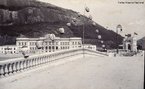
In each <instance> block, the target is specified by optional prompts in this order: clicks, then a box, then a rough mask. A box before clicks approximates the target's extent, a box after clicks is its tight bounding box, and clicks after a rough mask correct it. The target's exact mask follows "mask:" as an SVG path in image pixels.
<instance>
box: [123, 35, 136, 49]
mask: <svg viewBox="0 0 145 89" xmlns="http://www.w3.org/2000/svg"><path fill="white" fill-rule="evenodd" d="M123 49H124V50H130V51H135V52H136V51H137V39H136V37H135V36H132V37H131V36H130V37H125V38H124V40H123Z"/></svg>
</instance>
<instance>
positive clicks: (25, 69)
mask: <svg viewBox="0 0 145 89" xmlns="http://www.w3.org/2000/svg"><path fill="white" fill-rule="evenodd" d="M23 64H24V70H26V67H27V66H26V60H24V62H23Z"/></svg>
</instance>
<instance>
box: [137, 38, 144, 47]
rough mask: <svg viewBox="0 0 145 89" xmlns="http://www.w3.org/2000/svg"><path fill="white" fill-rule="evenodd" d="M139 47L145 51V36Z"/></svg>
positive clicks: (138, 42) (139, 42)
mask: <svg viewBox="0 0 145 89" xmlns="http://www.w3.org/2000/svg"><path fill="white" fill-rule="evenodd" d="M137 44H138V46H141V48H142V49H143V50H145V36H144V37H143V38H141V39H139V40H138V41H137Z"/></svg>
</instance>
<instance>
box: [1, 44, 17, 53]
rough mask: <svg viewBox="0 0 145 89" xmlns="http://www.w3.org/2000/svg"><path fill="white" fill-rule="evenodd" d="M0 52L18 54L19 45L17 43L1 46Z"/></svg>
mask: <svg viewBox="0 0 145 89" xmlns="http://www.w3.org/2000/svg"><path fill="white" fill-rule="evenodd" d="M0 53H1V54H16V53H18V51H17V46H16V45H5V46H0Z"/></svg>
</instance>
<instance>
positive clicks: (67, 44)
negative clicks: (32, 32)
mask: <svg viewBox="0 0 145 89" xmlns="http://www.w3.org/2000/svg"><path fill="white" fill-rule="evenodd" d="M16 46H17V47H18V52H20V51H21V48H22V47H23V46H26V47H27V48H28V49H29V50H27V53H36V52H41V53H43V52H55V51H58V50H67V49H73V48H81V47H82V39H81V38H78V37H71V38H60V37H55V35H53V34H48V35H46V36H45V37H40V38H17V39H16Z"/></svg>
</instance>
